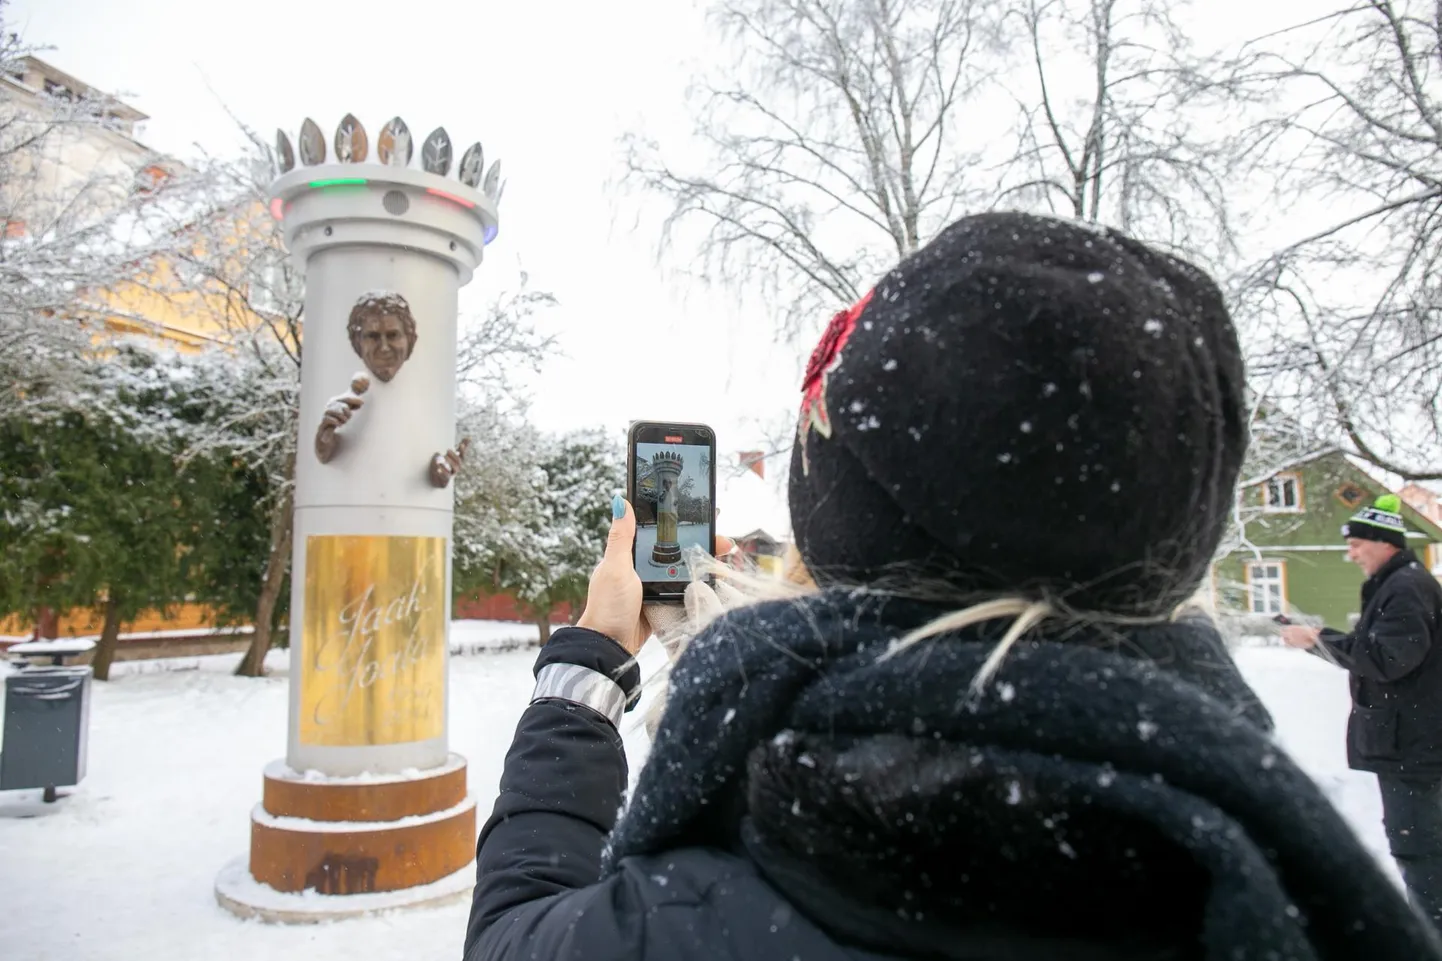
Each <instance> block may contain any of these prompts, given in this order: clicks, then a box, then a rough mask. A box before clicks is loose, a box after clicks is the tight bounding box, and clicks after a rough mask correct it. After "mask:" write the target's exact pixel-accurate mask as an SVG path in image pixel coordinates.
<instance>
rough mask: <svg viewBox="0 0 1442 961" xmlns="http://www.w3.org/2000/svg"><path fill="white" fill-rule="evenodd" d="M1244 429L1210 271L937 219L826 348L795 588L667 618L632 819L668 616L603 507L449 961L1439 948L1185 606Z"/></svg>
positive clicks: (1399, 954)
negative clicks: (649, 740)
mask: <svg viewBox="0 0 1442 961" xmlns="http://www.w3.org/2000/svg"><path fill="white" fill-rule="evenodd" d="M1245 423H1246V404H1245V396H1244V371H1243V366H1242V361H1241V354H1240V349H1239V347H1238V342H1237V336H1236V332H1235V330H1234V328H1233V326H1232V323H1231V320H1230V318H1229V317H1228V315H1227V311H1226V309H1225V307H1224V305H1223V302H1222V298H1221V295H1220V293H1219V292H1218V290H1217V288H1216V286H1215V285H1214V284H1213V282H1212V281H1211V280H1210V279H1209V278H1208V277H1207V276H1206V275H1205V274H1204V273H1202V272H1201V271H1199V270H1197V269H1196V268H1194V267H1192V266H1190V265H1189V264H1186V263H1184V262H1182V261H1180V260H1177V259H1175V258H1173V257H1170V256H1168V255H1165V254H1162V253H1159V252H1157V251H1155V250H1152V249H1150V248H1148V247H1146V246H1144V245H1142V244H1140V243H1138V242H1137V241H1135V240H1132V239H1130V238H1128V237H1125V236H1122V235H1120V234H1116V233H1112V232H1108V231H1099V230H1096V229H1092V228H1089V227H1085V226H1082V225H1079V224H1075V223H1071V222H1063V221H1058V220H1052V219H1047V218H1039V217H1032V216H1026V215H1020V214H1007V213H994V214H985V215H980V216H975V217H968V218H964V219H962V220H960V221H958V222H957V223H955V224H953V225H951V226H950V227H949V228H947V229H946V230H945V231H943V232H942V234H941V235H940V236H938V237H937V238H936V239H935V240H934V241H932V242H931V243H930V244H928V245H927V246H926V247H925V248H923V249H922V250H921V251H919V252H918V253H916V254H915V255H913V256H911V257H909V258H908V259H907V260H905V261H904V262H902V263H901V264H900V265H898V266H897V267H896V268H895V269H894V270H892V271H891V272H890V273H889V274H888V275H887V276H886V277H885V278H883V279H882V280H881V282H880V283H879V284H877V286H876V288H875V289H874V290H873V291H872V292H871V293H870V294H868V295H867V296H866V297H864V298H863V299H862V300H861V301H860V302H859V303H858V304H856V305H854V306H853V307H852V308H850V309H848V310H846V311H842V312H841V313H840V314H838V315H837V316H836V317H835V318H834V319H833V320H832V322H831V324H830V326H829V327H828V328H827V331H826V333H825V335H824V336H823V337H822V340H821V343H820V344H819V345H818V347H817V349H816V352H815V354H814V355H813V357H812V361H811V364H810V365H809V368H808V371H807V374H806V379H805V383H804V384H803V389H802V404H801V412H800V417H799V426H798V434H797V442H796V447H795V450H794V452H793V458H792V470H791V479H790V504H791V512H792V518H793V526H794V530H795V536H796V547H797V550H798V552H799V558H798V564H797V565H796V566H795V567H794V568H793V571H792V575H791V577H790V578H789V579H788V581H787V582H766V581H763V580H754V581H748V580H746V579H744V578H741V579H738V578H734V577H733V578H731V579H729V580H725V579H723V580H720V581H718V585H717V588H716V590H715V591H714V592H712V591H710V590H709V589H707V588H704V587H702V586H700V585H696V586H693V588H692V589H691V590H690V591H689V592H688V597H687V600H688V605H687V609H688V613H689V614H690V620H691V625H690V626H691V629H692V632H693V636H692V637H691V640H690V642H689V644H687V645H686V646H685V649H684V652H682V653H681V654H680V656H679V658H678V659H677V660H676V663H675V665H674V669H673V670H672V672H671V677H670V685H669V691H668V694H667V703H666V707H665V711H664V714H663V716H662V718H661V721H660V724H659V728H658V730H657V734H656V738H655V742H654V744H653V747H652V750H651V754H650V756H649V757H648V759H647V761H646V764H645V767H644V768H643V769H642V771H641V773H640V778H639V782H638V784H637V786H636V789H635V792H634V794H633V796H632V797H631V798H630V800H629V804H627V805H626V806H625V808H624V810H622V808H623V798H624V793H625V789H626V785H627V769H626V761H625V755H624V753H623V751H622V748H621V740H620V736H619V733H618V728H617V725H618V724H619V722H620V720H621V718H622V716H623V715H624V712H625V711H626V710H628V709H629V708H630V706H632V705H633V704H634V703H635V700H636V697H637V694H638V691H639V687H640V683H639V682H640V676H639V669H638V668H637V667H636V665H635V661H634V654H635V653H636V651H638V650H639V649H640V646H641V644H642V642H643V641H644V640H645V638H646V637H647V636H648V635H649V634H650V633H651V626H652V625H651V624H650V623H648V620H647V613H646V612H645V611H643V608H642V603H641V600H642V598H641V585H640V582H639V581H638V579H637V577H636V574H635V571H634V566H633V562H632V555H631V543H632V538H633V533H634V525H635V515H634V513H633V512H632V511H631V509H630V507H629V505H627V504H626V503H625V502H624V501H619V502H618V503H617V504H616V505H614V514H615V522H614V525H613V528H612V531H611V535H610V540H609V542H608V545H607V550H606V554H605V558H604V559H603V561H602V562H601V564H600V566H599V567H598V568H597V570H596V573H595V575H594V576H593V578H592V581H591V586H590V596H589V599H588V602H587V606H586V612H585V614H584V615H583V617H582V618H581V620H580V622H579V625H578V627H576V628H574V629H568V630H562V631H558V632H557V633H556V634H555V635H554V636H553V637H552V639H551V641H550V642H549V643H548V644H547V645H546V646H545V648H543V649H542V651H541V654H540V657H539V658H538V660H537V691H536V697H535V700H534V701H533V703H532V704H531V706H530V707H529V708H528V709H527V711H526V712H525V714H524V715H523V716H522V719H521V722H520V725H519V729H518V731H517V733H516V739H515V742H514V744H513V746H512V749H511V752H510V754H509V756H508V757H507V760H506V768H505V773H504V775H503V778H502V781H501V793H500V796H499V798H498V799H497V802H496V807H495V811H494V813H493V815H492V817H491V819H490V821H489V822H488V823H487V825H486V827H485V829H484V831H483V832H482V835H481V840H480V844H479V847H478V852H477V886H476V890H475V895H474V904H473V908H472V913H471V920H470V924H469V927H468V930H467V935H466V947H465V952H466V953H465V956H466V959H467V961H501V959H521V958H541V959H546V961H554V959H577V961H599V959H609V958H616V959H620V958H645V959H653V958H654V959H661V958H686V959H705V958H755V959H773V958H774V959H781V961H790V959H793V958H800V959H807V961H815V959H830V958H968V959H983V958H985V959H1032V958H1035V959H1052V958H1056V959H1156V961H1162V959H1208V961H1211V959H1216V961H1222V959H1228V961H1230V959H1259V961H1260V959H1273V958H1275V959H1289V961H1310V959H1318V961H1320V959H1353V958H1355V959H1359V961H1361V959H1367V961H1377V959H1396V961H1404V959H1405V961H1418V959H1437V958H1442V947H1439V943H1438V941H1437V937H1436V935H1435V933H1434V932H1433V931H1432V930H1431V929H1430V927H1428V925H1427V924H1426V922H1425V921H1423V920H1422V919H1421V918H1420V917H1419V916H1418V915H1416V914H1414V913H1413V912H1412V911H1411V909H1409V908H1408V906H1407V904H1406V903H1405V901H1404V900H1403V898H1402V896H1401V895H1400V894H1399V893H1398V891H1397V889H1396V888H1395V886H1394V885H1393V884H1392V883H1391V882H1390V881H1389V880H1388V879H1387V877H1386V876H1385V875H1384V874H1383V873H1382V871H1381V870H1380V868H1379V867H1378V865H1377V862H1376V861H1375V860H1374V859H1373V858H1372V857H1371V856H1370V855H1369V854H1368V853H1367V852H1366V851H1365V850H1364V849H1363V847H1362V846H1361V844H1360V843H1359V842H1358V841H1357V839H1356V838H1355V837H1354V836H1353V835H1352V833H1351V831H1350V830H1349V829H1348V827H1347V826H1346V824H1345V823H1344V822H1343V821H1342V819H1341V818H1340V816H1339V815H1338V814H1337V813H1336V811H1335V810H1334V809H1333V808H1332V807H1331V805H1330V804H1329V803H1328V801H1327V800H1326V798H1325V797H1323V795H1322V794H1321V793H1320V791H1319V790H1318V789H1317V787H1316V786H1315V785H1314V784H1313V783H1312V782H1311V781H1310V779H1308V777H1307V776H1306V775H1305V774H1303V773H1302V772H1301V771H1300V770H1299V769H1298V768H1297V767H1296V765H1295V764H1294V763H1293V762H1292V761H1291V760H1290V759H1289V758H1288V757H1287V756H1286V755H1285V754H1284V753H1283V752H1282V751H1280V750H1279V749H1278V747H1277V746H1276V744H1275V743H1274V741H1273V740H1272V738H1271V736H1270V719H1269V718H1268V716H1267V715H1266V712H1265V711H1264V710H1263V709H1262V708H1261V707H1260V706H1259V705H1258V703H1257V701H1256V699H1255V697H1254V696H1253V695H1252V693H1251V691H1250V690H1249V689H1248V688H1247V686H1246V685H1245V683H1244V682H1243V681H1242V679H1241V678H1240V676H1239V675H1238V674H1237V672H1236V670H1235V668H1234V666H1233V665H1232V663H1231V660H1230V658H1229V657H1228V655H1227V653H1226V650H1225V648H1224V647H1223V645H1222V642H1221V640H1220V638H1219V636H1218V635H1217V633H1216V631H1215V630H1214V629H1213V627H1212V626H1211V624H1210V623H1209V622H1208V621H1207V620H1205V619H1204V618H1201V617H1197V616H1192V615H1189V614H1187V613H1186V604H1187V602H1188V600H1189V599H1190V598H1191V597H1192V595H1193V594H1194V593H1195V591H1196V590H1197V589H1198V587H1199V585H1200V583H1201V581H1202V578H1203V576H1204V574H1205V571H1206V569H1207V566H1208V564H1209V562H1210V559H1211V556H1212V553H1213V552H1214V550H1215V549H1216V547H1217V544H1218V542H1219V540H1220V537H1221V535H1222V532H1223V529H1224V527H1225V525H1226V523H1227V519H1228V516H1229V514H1230V511H1231V505H1232V502H1233V497H1234V491H1235V485H1236V482H1237V476H1238V471H1239V469H1240V466H1241V463H1242V457H1243V454H1244V452H1245V448H1246V429H1245ZM758 585H760V586H758ZM738 587H739V588H740V590H739V591H738V590H737V588H738ZM748 591H749V592H750V593H751V594H752V595H757V594H760V595H767V594H769V595H772V596H771V597H770V599H765V598H761V599H758V598H757V597H755V596H752V597H750V598H748V599H747V600H746V602H744V603H743V602H742V601H741V599H740V598H741V597H742V596H744V595H746V594H747V593H748ZM723 608H726V610H724V613H723V612H722V609H723ZM708 621H709V623H705V622H708Z"/></svg>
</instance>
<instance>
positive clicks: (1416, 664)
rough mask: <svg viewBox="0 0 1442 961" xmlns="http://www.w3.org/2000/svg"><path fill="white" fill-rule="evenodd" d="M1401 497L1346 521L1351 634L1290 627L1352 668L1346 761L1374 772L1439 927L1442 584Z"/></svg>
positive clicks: (1414, 888)
mask: <svg viewBox="0 0 1442 961" xmlns="http://www.w3.org/2000/svg"><path fill="white" fill-rule="evenodd" d="M1401 511H1402V502H1401V499H1400V498H1398V497H1397V496H1396V495H1395V494H1386V495H1383V496H1382V497H1379V498H1377V500H1376V502H1375V503H1374V504H1373V505H1372V506H1371V507H1364V508H1362V509H1361V510H1360V511H1359V512H1358V513H1357V514H1356V515H1355V516H1353V517H1352V519H1351V520H1349V521H1348V522H1347V523H1346V524H1345V525H1343V527H1342V536H1343V537H1345V538H1346V539H1347V559H1348V560H1350V561H1352V562H1353V563H1354V564H1356V565H1357V566H1358V567H1360V568H1362V573H1363V574H1365V575H1366V577H1367V579H1366V580H1365V581H1364V582H1363V583H1362V617H1361V619H1360V620H1359V621H1358V622H1357V626H1356V627H1355V628H1354V629H1353V630H1352V631H1351V632H1350V633H1346V634H1344V633H1342V632H1341V631H1334V630H1331V629H1330V628H1322V629H1318V628H1315V627H1302V626H1298V625H1293V626H1288V627H1284V628H1283V629H1282V639H1283V640H1284V641H1286V642H1287V643H1288V644H1290V645H1291V646H1292V647H1299V648H1303V649H1306V650H1311V651H1312V652H1313V653H1316V654H1321V655H1322V656H1324V657H1327V659H1328V660H1332V661H1334V662H1336V663H1337V664H1339V665H1341V666H1342V667H1344V668H1346V669H1347V671H1348V672H1349V673H1350V674H1351V678H1350V680H1351V689H1352V715H1351V717H1350V718H1349V720H1348V722H1347V763H1348V764H1349V765H1350V766H1351V767H1352V768H1353V769H1354V770H1358V771H1371V772H1372V773H1374V774H1376V775H1377V781H1378V784H1379V786H1380V788H1381V792H1382V817H1383V822H1384V825H1385V827H1386V829H1387V841H1388V844H1389V846H1390V847H1391V849H1392V857H1393V858H1395V859H1396V861H1397V866H1398V867H1399V868H1401V870H1402V877H1403V879H1404V880H1405V881H1406V883H1407V889H1408V891H1409V892H1410V895H1411V899H1412V903H1413V904H1414V905H1415V906H1416V907H1417V908H1418V909H1419V910H1420V911H1421V912H1422V913H1423V914H1425V915H1426V916H1427V917H1428V918H1429V919H1430V920H1431V921H1432V923H1433V924H1434V925H1436V926H1438V928H1439V929H1442V633H1439V632H1442V585H1439V584H1438V583H1437V579H1436V578H1435V577H1433V576H1432V574H1431V573H1429V572H1428V571H1427V569H1426V568H1425V567H1424V566H1423V565H1422V564H1421V563H1419V562H1418V560H1417V556H1416V555H1415V554H1413V553H1412V552H1411V551H1410V550H1408V549H1407V529H1406V526H1405V525H1404V524H1403V522H1402V513H1401Z"/></svg>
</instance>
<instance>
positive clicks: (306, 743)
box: [216, 116, 500, 920]
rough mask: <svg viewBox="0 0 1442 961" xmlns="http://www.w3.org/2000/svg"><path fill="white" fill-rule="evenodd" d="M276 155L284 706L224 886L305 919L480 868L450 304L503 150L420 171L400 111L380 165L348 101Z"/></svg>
mask: <svg viewBox="0 0 1442 961" xmlns="http://www.w3.org/2000/svg"><path fill="white" fill-rule="evenodd" d="M277 148H278V150H277V152H278V154H279V165H280V167H281V171H282V173H281V176H280V178H279V179H278V180H276V181H275V183H274V184H273V185H272V187H271V197H272V200H271V212H272V214H273V215H275V216H276V217H277V218H280V219H282V220H283V222H284V234H285V245H286V248H287V250H288V251H289V254H290V257H291V258H292V261H293V263H294V265H295V266H296V268H298V269H299V270H300V271H302V272H303V273H304V277H305V312H304V315H303V317H304V323H305V328H304V335H303V343H304V355H303V357H304V361H303V363H302V367H301V392H300V437H299V442H298V444H297V456H296V477H295V523H294V553H293V560H292V566H291V601H290V650H291V673H290V713H289V719H290V720H289V731H288V740H287V744H286V754H285V759H284V761H276V762H274V763H272V764H271V765H270V766H268V767H267V768H266V770H265V772H264V790H263V794H262V799H261V803H260V804H258V805H257V806H256V807H255V809H254V811H253V812H252V817H251V822H252V823H251V847H250V857H249V859H248V862H244V863H241V862H237V864H233V865H231V866H229V867H228V868H227V869H226V870H225V871H223V872H222V873H221V876H220V878H219V879H218V881H217V886H216V893H217V897H218V898H219V899H220V901H221V903H222V904H224V905H225V906H226V907H228V908H230V909H231V910H233V911H236V913H239V914H242V915H257V914H258V915H261V916H263V917H268V918H271V919H274V920H303V919H309V917H312V916H314V915H315V914H316V913H321V914H329V915H332V916H335V915H337V914H339V915H342V916H343V915H345V914H353V913H365V912H366V911H367V910H376V909H381V908H390V907H396V906H398V905H400V904H405V903H422V902H431V901H434V900H437V899H438V898H448V897H453V896H457V893H458V892H459V893H460V894H464V891H465V890H468V889H469V887H470V883H471V881H472V880H473V879H472V878H471V876H470V875H471V869H470V864H471V862H472V860H473V858H474V854H475V850H474V849H475V840H476V811H475V801H474V799H473V798H471V797H470V794H469V792H468V790H467V784H466V762H465V759H464V758H461V757H460V756H459V755H456V754H452V753H450V751H449V748H448V743H447V731H446V718H447V711H446V706H447V666H448V657H449V645H448V632H449V626H450V574H451V570H450V557H451V540H450V539H451V515H452V506H453V486H452V485H451V483H450V481H451V478H452V477H453V476H454V474H455V473H456V471H457V470H463V469H464V463H463V458H464V453H465V445H464V444H463V443H458V438H457V437H456V436H455V421H456V409H455V407H456V317H457V295H458V292H459V290H460V288H461V287H462V286H464V285H465V284H466V283H468V282H469V281H470V280H471V277H472V274H473V272H474V271H475V270H476V268H477V267H478V266H479V265H480V263H481V260H482V256H483V252H484V249H485V245H486V244H487V243H489V242H490V241H491V240H492V239H494V237H495V235H496V231H497V227H498V217H497V202H498V200H499V196H500V185H499V164H495V165H493V166H492V168H491V170H490V172H489V173H488V174H487V175H486V176H485V178H484V185H482V167H483V164H484V159H483V157H482V154H481V147H480V144H476V145H474V146H472V147H471V148H470V149H469V150H468V151H467V152H466V154H465V156H464V157H463V158H462V160H461V163H460V165H459V171H458V178H456V179H451V178H448V177H447V174H449V172H450V168H451V144H450V139H449V137H448V136H447V134H446V132H445V131H444V129H438V130H436V131H434V132H433V133H432V134H431V135H430V136H429V137H427V138H426V140H425V141H424V143H423V144H422V145H421V151H420V153H421V158H420V160H421V163H420V169H416V168H415V167H413V166H412V165H411V159H412V154H413V150H412V141H411V136H410V132H409V130H407V128H406V126H405V124H404V123H403V122H402V121H401V120H400V118H396V119H394V120H392V121H390V122H389V123H387V124H386V125H385V127H384V128H383V129H382V131H381V134H380V136H379V137H378V138H377V143H376V148H377V149H376V153H377V161H378V162H367V157H368V153H369V143H368V141H367V138H366V134H365V131H364V129H363V128H362V127H361V125H360V123H359V122H358V121H356V120H355V118H354V117H351V116H347V117H346V118H345V119H344V120H343V121H342V122H341V125H340V128H339V129H338V130H337V131H336V135H335V149H334V152H333V153H331V155H330V156H329V157H327V151H326V143H325V140H324V138H323V137H322V136H321V134H320V130H319V128H318V127H317V126H316V125H315V124H314V123H313V122H312V121H310V120H307V121H306V122H305V125H304V126H303V127H302V128H301V132H300V137H299V157H300V162H301V163H300V165H299V166H296V165H295V162H294V161H295V158H294V155H293V154H292V151H291V145H290V142H289V140H288V138H287V137H286V136H285V134H284V133H282V134H280V136H279V139H278V143H277ZM257 892H260V893H259V894H257ZM387 892H389V894H387ZM406 892H410V893H409V894H407V893H406ZM302 894H304V895H305V896H304V897H302V896H301V895H302ZM315 894H320V895H334V896H335V897H328V898H326V897H322V898H317V897H315ZM286 895H289V896H290V898H287V897H286ZM290 899H294V901H295V903H294V904H293V905H288V902H289V900H290Z"/></svg>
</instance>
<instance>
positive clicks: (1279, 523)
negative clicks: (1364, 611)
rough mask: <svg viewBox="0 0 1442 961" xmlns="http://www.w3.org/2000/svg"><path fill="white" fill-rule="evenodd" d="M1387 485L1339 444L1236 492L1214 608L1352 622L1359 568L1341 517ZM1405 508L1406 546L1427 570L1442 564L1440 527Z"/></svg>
mask: <svg viewBox="0 0 1442 961" xmlns="http://www.w3.org/2000/svg"><path fill="white" fill-rule="evenodd" d="M1387 493H1395V492H1394V491H1389V490H1388V489H1387V487H1386V485H1384V484H1383V483H1381V481H1379V480H1378V479H1377V478H1376V477H1374V476H1373V475H1372V473H1370V472H1369V471H1367V470H1364V469H1363V468H1362V467H1361V466H1359V465H1358V464H1356V463H1353V461H1352V460H1350V459H1349V458H1348V457H1347V455H1346V454H1344V453H1342V452H1341V451H1337V450H1333V451H1327V452H1323V453H1320V454H1315V455H1313V456H1311V457H1308V458H1304V459H1301V460H1298V461H1295V462H1293V463H1291V464H1289V465H1287V466H1286V467H1285V468H1284V469H1282V470H1279V471H1277V472H1275V473H1274V474H1272V475H1271V476H1269V477H1266V478H1264V479H1261V480H1254V481H1253V482H1251V483H1248V484H1245V485H1244V486H1243V487H1242V488H1241V489H1240V490H1239V491H1238V494H1237V496H1238V498H1239V501H1238V517H1239V520H1240V523H1239V524H1238V525H1237V526H1236V529H1234V530H1233V531H1232V532H1231V536H1230V538H1229V541H1228V543H1229V544H1230V545H1231V548H1232V549H1231V550H1230V552H1229V553H1227V554H1226V555H1225V556H1223V557H1222V558H1221V559H1220V560H1218V561H1217V562H1216V563H1215V564H1214V565H1213V570H1212V588H1213V602H1214V603H1215V604H1216V606H1217V610H1218V611H1219V612H1222V613H1226V614H1234V615H1250V616H1255V617H1272V616H1275V615H1277V614H1287V615H1291V616H1298V615H1301V616H1304V617H1308V618H1320V619H1321V620H1322V621H1323V622H1325V623H1326V624H1327V626H1328V627H1334V628H1337V629H1338V630H1348V629H1349V628H1350V627H1351V626H1352V624H1353V623H1354V622H1355V621H1356V619H1357V617H1358V616H1359V613H1360V606H1361V596H1360V591H1361V586H1362V572H1361V570H1360V569H1359V568H1358V567H1357V566H1356V565H1355V564H1352V563H1351V562H1349V561H1348V560H1347V545H1346V543H1345V541H1344V540H1343V539H1342V525H1343V524H1344V523H1345V522H1346V521H1347V519H1348V518H1349V517H1351V516H1352V515H1353V514H1354V513H1355V512H1356V510H1357V508H1358V507H1360V506H1362V505H1363V504H1367V503H1371V501H1372V500H1374V499H1375V498H1377V497H1378V496H1380V495H1382V494H1387ZM1406 499H1407V498H1405V497H1404V502H1405V500H1406ZM1402 511H1403V517H1404V519H1405V520H1406V523H1407V527H1408V531H1407V541H1408V546H1409V547H1411V548H1412V550H1413V551H1415V552H1416V554H1417V557H1418V559H1419V560H1420V561H1422V563H1424V564H1426V565H1427V566H1428V568H1429V569H1430V570H1432V571H1433V572H1434V573H1439V572H1442V549H1439V545H1442V527H1439V526H1438V525H1437V524H1436V523H1434V522H1433V521H1431V520H1429V519H1428V518H1427V517H1425V516H1424V515H1423V514H1421V513H1419V512H1418V511H1417V510H1416V509H1415V508H1413V507H1412V506H1410V505H1407V504H1405V503H1404V506H1403V509H1402Z"/></svg>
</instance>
